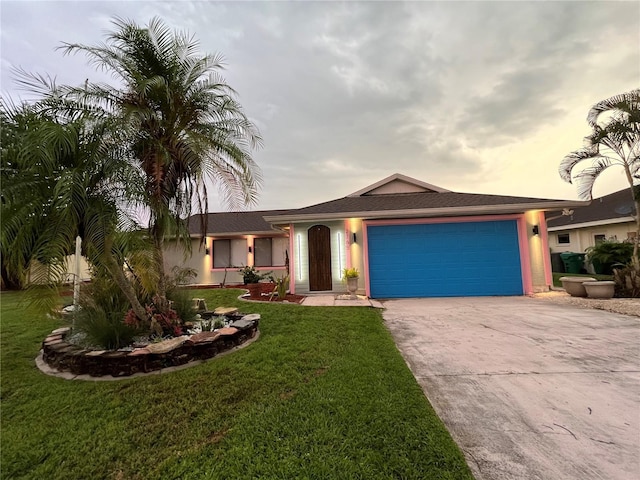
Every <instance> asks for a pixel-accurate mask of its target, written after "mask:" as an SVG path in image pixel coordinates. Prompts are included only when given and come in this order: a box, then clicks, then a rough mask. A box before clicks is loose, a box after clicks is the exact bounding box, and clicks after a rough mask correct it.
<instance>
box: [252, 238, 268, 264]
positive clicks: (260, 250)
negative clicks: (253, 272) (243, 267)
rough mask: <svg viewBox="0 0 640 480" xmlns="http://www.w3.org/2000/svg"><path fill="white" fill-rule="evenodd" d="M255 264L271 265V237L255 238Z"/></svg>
mask: <svg viewBox="0 0 640 480" xmlns="http://www.w3.org/2000/svg"><path fill="white" fill-rule="evenodd" d="M253 255H254V256H253V264H254V265H255V266H256V267H270V266H271V239H270V238H256V239H254V240H253Z"/></svg>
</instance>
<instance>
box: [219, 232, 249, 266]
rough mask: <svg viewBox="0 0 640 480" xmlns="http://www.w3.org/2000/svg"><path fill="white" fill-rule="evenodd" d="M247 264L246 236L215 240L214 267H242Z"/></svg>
mask: <svg viewBox="0 0 640 480" xmlns="http://www.w3.org/2000/svg"><path fill="white" fill-rule="evenodd" d="M246 264H247V241H246V240H245V239H244V238H234V239H223V240H214V241H213V268H225V267H241V266H243V265H246Z"/></svg>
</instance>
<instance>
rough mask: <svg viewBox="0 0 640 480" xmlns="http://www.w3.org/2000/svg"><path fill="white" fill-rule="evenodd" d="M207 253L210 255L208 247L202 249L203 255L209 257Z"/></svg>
mask: <svg viewBox="0 0 640 480" xmlns="http://www.w3.org/2000/svg"><path fill="white" fill-rule="evenodd" d="M209 253H211V252H210V251H209V247H204V254H205V255H209Z"/></svg>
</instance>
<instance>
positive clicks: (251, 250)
mask: <svg viewBox="0 0 640 480" xmlns="http://www.w3.org/2000/svg"><path fill="white" fill-rule="evenodd" d="M251 252H253V249H252V248H251V245H249V253H251Z"/></svg>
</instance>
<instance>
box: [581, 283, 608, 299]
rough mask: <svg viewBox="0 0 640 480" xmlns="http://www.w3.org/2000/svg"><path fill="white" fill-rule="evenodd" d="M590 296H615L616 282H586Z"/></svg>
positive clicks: (586, 288)
mask: <svg viewBox="0 0 640 480" xmlns="http://www.w3.org/2000/svg"><path fill="white" fill-rule="evenodd" d="M582 285H584V288H585V290H586V291H587V295H588V296H589V298H613V293H614V290H615V282H607V281H604V282H584V283H583V284H582Z"/></svg>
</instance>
